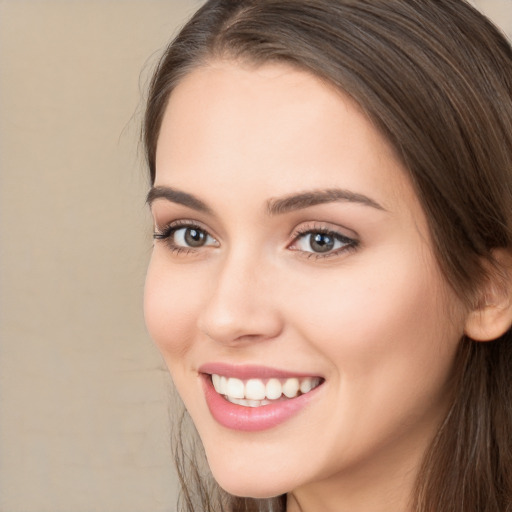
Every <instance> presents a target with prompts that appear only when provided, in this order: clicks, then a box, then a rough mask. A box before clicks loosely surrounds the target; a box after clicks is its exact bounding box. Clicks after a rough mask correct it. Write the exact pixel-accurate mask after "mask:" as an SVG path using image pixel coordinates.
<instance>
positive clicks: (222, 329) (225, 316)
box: [198, 267, 283, 344]
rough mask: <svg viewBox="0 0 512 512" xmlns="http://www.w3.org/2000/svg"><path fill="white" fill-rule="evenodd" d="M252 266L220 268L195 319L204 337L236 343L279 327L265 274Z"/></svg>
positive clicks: (269, 334) (263, 337)
mask: <svg viewBox="0 0 512 512" xmlns="http://www.w3.org/2000/svg"><path fill="white" fill-rule="evenodd" d="M254 268H255V267H252V269H246V271H244V272H243V273H240V272H237V273H234V272H230V273H228V272H224V273H223V274H222V275H221V277H220V278H219V279H218V281H217V282H216V283H215V284H214V285H213V287H212V293H211V295H210V297H209V299H208V300H207V302H206V304H205V305H204V308H203V309H202V313H201V315H200V317H199V319H198V328H199V330H200V331H201V332H203V333H204V334H205V335H206V336H207V337H208V338H210V339H212V340H215V341H217V342H220V343H224V344H240V343H242V342H255V341H262V340H267V339H271V338H275V337H277V336H278V335H279V333H280V332H281V330H282V325H283V324H282V319H281V315H280V311H279V309H280V308H279V307H278V304H276V303H275V301H274V297H273V294H272V293H271V290H267V283H268V284H270V283H271V282H270V281H269V279H268V277H266V276H264V275H262V273H261V272H260V273H258V272H257V271H255V270H254Z"/></svg>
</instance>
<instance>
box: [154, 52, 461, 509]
mask: <svg viewBox="0 0 512 512" xmlns="http://www.w3.org/2000/svg"><path fill="white" fill-rule="evenodd" d="M155 186H164V187H172V188H173V189H177V190H180V191H183V192H186V193H187V194H193V195H194V196H195V197H196V198H198V199H200V201H201V202H202V203H204V205H205V206H206V207H207V211H199V210H198V209H196V208H195V207H191V206H190V205H189V206H186V205H183V204H177V203H175V202H174V201H170V200H168V199H165V198H159V199H156V200H154V201H153V202H152V207H151V208H152V213H153V216H154V220H155V229H156V231H157V232H162V231H163V230H164V229H165V227H166V226H167V225H168V224H169V223H171V222H175V221H180V220H185V221H189V223H190V222H192V221H193V222H192V223H193V224H197V225H198V226H199V227H200V228H201V229H203V230H205V232H206V233H208V234H209V236H211V238H207V243H206V245H204V246H202V247H199V248H196V249H192V250H190V248H189V249H187V248H186V247H179V248H178V249H179V251H177V250H176V247H172V246H171V245H170V243H171V244H172V243H174V244H176V243H180V244H182V243H183V239H182V238H179V236H178V235H180V234H183V233H184V231H183V230H181V231H180V232H176V234H175V235H174V238H173V239H172V240H169V239H167V240H156V241H155V246H154V250H153V254H152V258H151V262H150V265H149V270H148V275H147V283H146V293H145V315H146V321H147V325H148V329H149V331H150V334H151V336H152V338H153V339H154V341H155V343H156V344H157V346H158V348H159V349H160V351H161V353H162V355H163V357H164V359H165V361H166V363H167V365H168V367H169V370H170V372H171V374H172V377H173V380H174V382H175V384H176V387H177V389H178V391H179V393H180V395H181V397H182V399H183V401H184V403H185V405H186V407H187V409H188V411H189V412H190V415H191V416H192V419H193V421H194V423H195V425H196V427H197V430H198V432H199V434H200V436H201V439H202V441H203V444H204V446H205V450H206V454H207V457H208V461H209V464H210V467H211V469H212V472H213V474H214V476H215V478H216V479H217V481H218V482H219V483H220V485H221V486H222V487H223V488H224V489H226V490H227V491H229V492H231V493H233V494H237V495H243V496H253V497H268V496H273V495H277V494H282V493H289V494H288V496H289V498H288V511H289V512H297V511H303V512H316V511H323V512H331V511H332V512H334V511H336V512H344V511H350V512H358V511H361V512H362V511H368V510H371V511H372V512H385V511H389V512H398V511H403V512H405V511H406V510H407V504H408V500H409V497H410V493H411V489H412V486H413V483H414V478H415V475H416V473H417V470H418V466H419V464H420V461H421V457H422V455H423V453H424V450H425V449H426V447H427V445H428V444H429V443H430V441H431V440H432V437H433V436H434V434H435V432H436V430H437V428H438V426H439V424H440V422H441V421H442V419H443V417H444V415H445V414H446V410H447V402H448V397H449V389H450V384H449V379H450V375H451V372H452V366H453V361H454V354H455V351H456V348H457V346H458V343H459V340H460V338H461V335H462V333H463V331H464V324H465V320H466V316H467V313H466V311H465V310H464V308H463V306H462V305H461V304H460V302H459V300H458V299H457V298H456V297H455V295H454V293H453V291H452V290H451V289H450V288H449V286H448V285H447V283H446V282H445V280H444V278H443V277H442V276H441V273H440V270H439V267H438V265H437V263H436V260H435V258H434V255H433V253H432V244H431V240H430V235H429V231H428V224H427V219H426V218H425V215H424V213H423V211H422V209H421V206H420V204H419V202H418V199H417V198H416V195H415V193H414V191H413V189H412V186H411V183H410V180H409V178H408V176H407V174H406V172H405V170H404V168H403V165H402V164H401V162H400V161H399V159H398V158H397V157H396V155H395V153H394V151H393V149H392V148H391V146H390V145H389V144H388V142H387V141H386V140H385V139H384V138H383V137H382V136H381V134H380V133H379V132H378V131H377V129H376V128H375V127H374V126H373V125H372V124H371V122H370V121H369V120H368V119H367V117H366V116H365V115H364V114H363V113H362V112H361V110H360V109H359V108H358V106H357V105H356V104H355V103H354V102H353V101H352V100H350V99H349V98H348V97H347V96H345V95H344V94H343V93H341V92H340V91H338V90H336V89H334V88H332V87H331V86H329V85H326V84H325V83H323V82H321V81H320V80H319V79H317V78H316V77H314V76H312V75H310V74H308V73H306V72H304V71H300V70H296V69H294V68H292V67H288V66H286V65H284V64H272V65H263V66H259V67H254V66H250V65H245V64H241V63H233V62H229V61H216V62H211V63H209V64H208V65H205V66H203V67H200V68H198V69H196V70H194V71H192V72H191V73H189V74H188V75H187V76H186V77H185V78H184V79H183V81H182V82H181V83H180V84H179V85H178V86H177V88H176V89H175V90H174V92H173V93H172V95H171V97H170V101H169V104H168V106H167V109H166V112H165V116H164V119H163V124H162V128H161V133H160V137H159V141H158V149H157V173H156V182H155ZM332 188H336V189H343V190H349V191H350V192H352V193H354V194H363V195H365V196H366V197H367V198H369V199H371V200H372V201H374V202H375V203H376V204H378V205H379V206H378V207H376V205H369V204H363V203H359V202H353V201H341V200H336V201H332V202H328V203H324V204H317V205H313V206H309V207H304V208H300V209H296V210H295V209H294V210H291V211H286V212H284V213H276V214H273V215H270V214H269V212H268V204H269V201H270V202H272V201H275V200H276V199H278V198H283V197H285V198H286V197H288V196H291V195H294V194H299V193H304V192H307V191H319V190H320V191H322V190H325V189H332ZM298 228H299V229H301V230H303V231H307V230H315V229H316V230H318V229H319V228H321V229H328V230H330V231H334V232H336V233H340V234H342V235H344V236H345V237H350V238H352V239H354V240H356V241H357V242H356V244H355V245H354V247H349V246H346V247H345V246H343V247H342V250H341V251H337V252H336V251H334V252H333V253H332V254H331V253H329V254H328V257H322V255H320V256H319V255H318V254H316V253H314V252H311V251H312V249H311V245H310V244H309V239H308V238H307V236H304V235H301V236H300V237H297V234H296V230H297V229H298ZM212 361H214V362H225V363H229V364H233V365H239V364H254V365H263V366H270V367H277V368H280V369H283V370H287V371H291V372H300V373H307V374H313V375H318V376H321V377H323V378H324V379H325V382H324V383H323V384H322V386H321V388H320V389H319V390H318V392H317V394H316V397H315V399H314V400H312V401H311V402H310V403H309V404H308V405H307V407H305V408H304V409H302V410H301V411H300V412H299V413H298V414H296V415H295V416H293V417H292V418H290V419H288V420H287V421H286V422H284V423H282V424H280V425H278V426H277V427H274V428H271V429H268V430H264V431H260V432H239V431H235V430H230V429H228V428H225V427H223V426H221V425H219V424H218V423H217V422H216V421H215V420H214V419H213V418H212V416H211V414H210V412H209V410H208V408H207V405H206V402H205V397H204V393H203V389H202V386H201V382H200V378H199V376H198V368H199V367H200V366H201V365H203V364H205V363H208V362H212Z"/></svg>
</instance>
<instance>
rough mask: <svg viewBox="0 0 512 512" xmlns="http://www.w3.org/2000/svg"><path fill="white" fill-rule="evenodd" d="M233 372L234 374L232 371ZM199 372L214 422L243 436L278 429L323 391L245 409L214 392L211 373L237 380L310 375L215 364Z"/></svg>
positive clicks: (319, 388)
mask: <svg viewBox="0 0 512 512" xmlns="http://www.w3.org/2000/svg"><path fill="white" fill-rule="evenodd" d="M235 368H236V371H234V370H235ZM200 371H201V374H200V377H201V380H202V384H203V391H204V394H205V398H206V403H207V405H208V409H209V410H210V414H211V415H212V417H213V419H214V420H215V421H217V423H219V424H220V425H222V426H223V427H226V428H229V429H231V430H238V431H243V432H257V431H261V430H268V429H271V428H274V427H277V426H278V425H280V424H282V423H284V422H285V421H287V420H288V419H290V418H291V417H293V416H295V415H296V414H298V413H299V412H301V411H302V410H303V409H304V408H306V407H307V406H308V405H309V403H310V402H311V401H312V400H314V399H315V398H316V395H317V394H318V392H319V391H320V390H321V388H322V387H323V383H322V384H320V385H319V386H318V387H316V388H315V389H313V390H311V391H309V392H308V393H305V394H303V395H300V396H298V397H295V398H290V399H287V400H280V401H276V402H275V403H272V404H268V405H263V406H261V407H244V406H242V405H238V404H233V403H231V402H228V401H227V400H226V399H225V398H224V397H223V396H221V395H219V394H218V393H217V392H216V391H215V388H214V387H213V383H212V380H211V377H210V375H211V373H216V374H218V375H225V376H229V377H236V378H239V379H250V378H260V379H261V378H271V377H275V378H288V377H311V376H313V375H310V374H297V373H291V372H287V371H281V370H276V369H272V368H267V367H258V366H238V367H233V366H230V365H225V364H217V363H215V364H208V365H204V366H202V367H201V370H200Z"/></svg>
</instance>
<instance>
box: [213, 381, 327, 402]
mask: <svg viewBox="0 0 512 512" xmlns="http://www.w3.org/2000/svg"><path fill="white" fill-rule="evenodd" d="M211 379H212V384H213V387H214V389H215V391H216V392H217V393H218V394H219V395H222V396H223V397H224V398H225V399H226V400H228V401H229V402H231V403H232V404H237V405H241V406H243V407H261V406H267V405H270V404H272V403H274V402H275V401H278V400H287V399H291V398H296V397H298V396H300V395H304V394H306V393H309V392H310V391H311V390H313V389H315V388H316V387H318V386H319V385H320V383H321V379H320V377H289V378H286V379H278V378H270V379H256V378H252V379H248V380H242V379H238V378H236V377H229V378H228V377H225V376H224V375H218V374H212V376H211Z"/></svg>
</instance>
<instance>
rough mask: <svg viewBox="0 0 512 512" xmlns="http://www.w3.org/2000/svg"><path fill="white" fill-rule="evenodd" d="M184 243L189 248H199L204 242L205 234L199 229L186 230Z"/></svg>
mask: <svg viewBox="0 0 512 512" xmlns="http://www.w3.org/2000/svg"><path fill="white" fill-rule="evenodd" d="M185 242H187V245H189V246H190V247H201V246H202V245H204V243H205V242H206V234H205V232H204V231H200V230H199V229H194V228H187V230H186V231H185Z"/></svg>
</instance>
